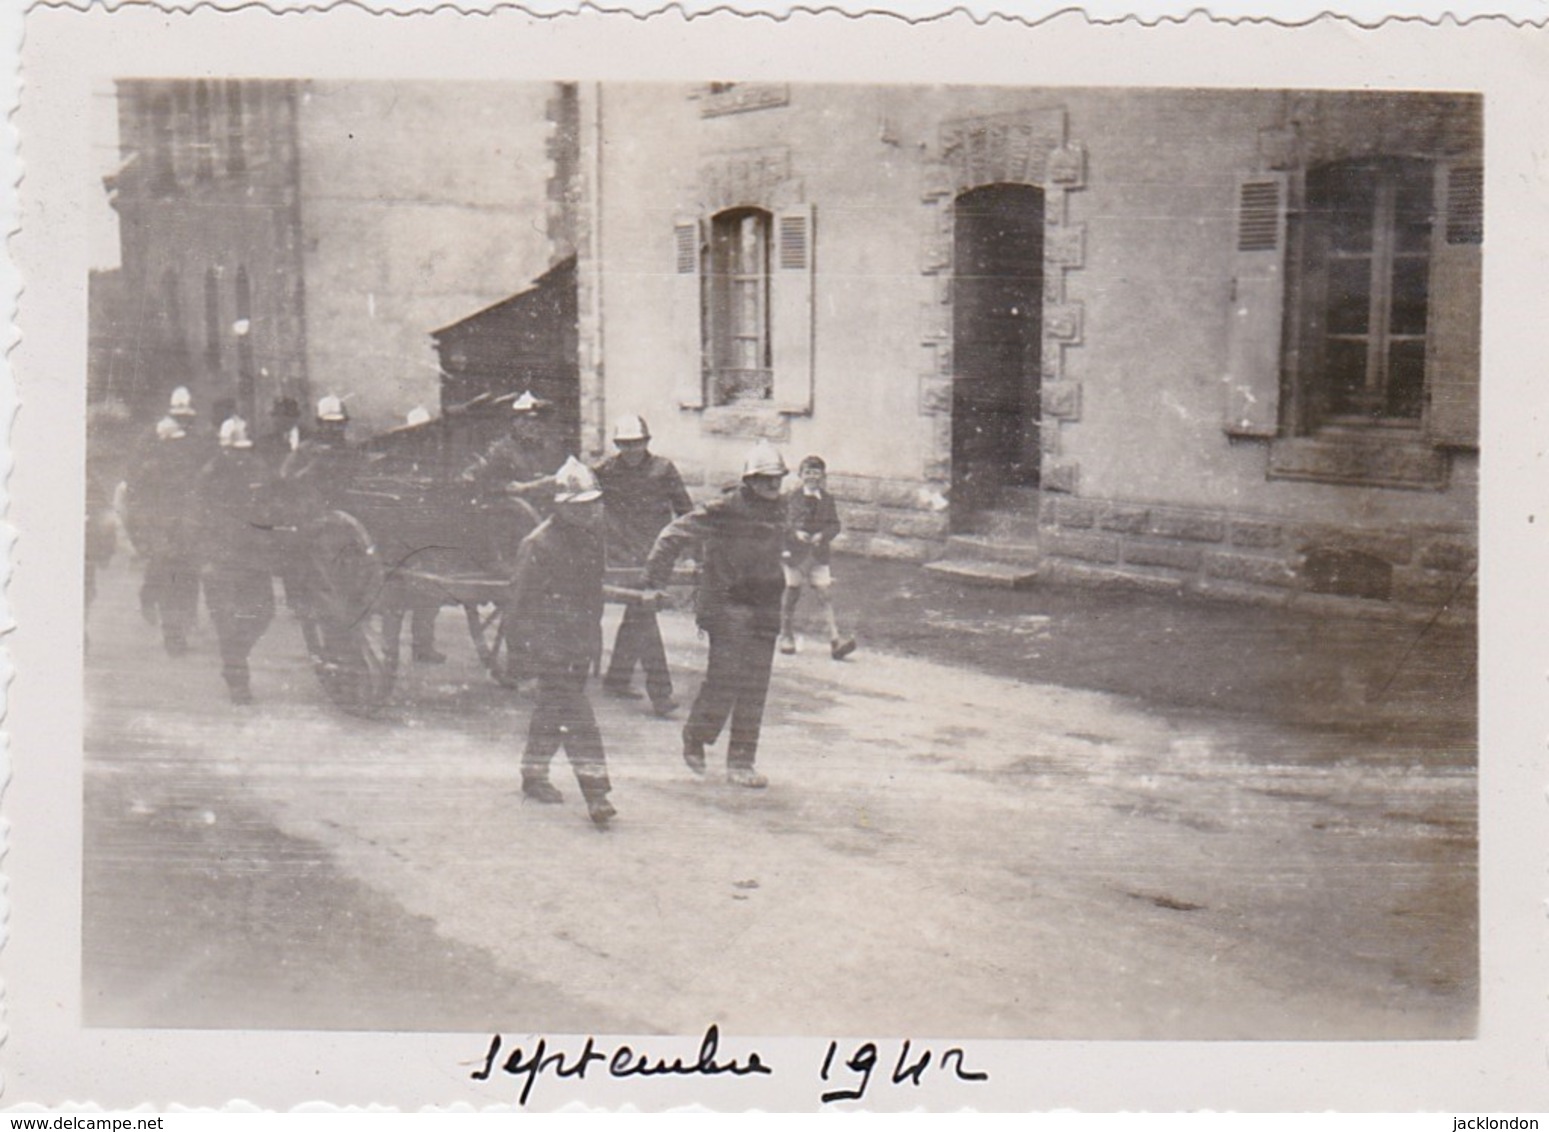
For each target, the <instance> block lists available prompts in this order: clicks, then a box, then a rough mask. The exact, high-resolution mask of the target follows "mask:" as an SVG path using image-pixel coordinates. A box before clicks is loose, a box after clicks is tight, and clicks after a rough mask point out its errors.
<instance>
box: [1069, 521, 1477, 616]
mask: <svg viewBox="0 0 1549 1132" xmlns="http://www.w3.org/2000/svg"><path fill="white" fill-rule="evenodd" d="M1039 542H1040V546H1041V548H1042V551H1043V560H1042V562H1041V564H1040V567H1039V573H1040V576H1041V577H1043V578H1046V579H1048V580H1050V581H1053V582H1071V583H1082V584H1117V585H1124V586H1128V587H1132V588H1141V589H1146V590H1150V591H1153V592H1158V593H1193V594H1199V595H1201V596H1205V597H1216V598H1222V599H1227V600H1233V601H1249V602H1256V603H1259V604H1291V603H1294V604H1295V605H1296V606H1297V607H1298V608H1308V609H1318V608H1326V609H1329V610H1331V611H1332V610H1339V611H1342V612H1346V613H1351V612H1360V611H1362V610H1365V611H1369V612H1371V613H1375V614H1392V613H1400V612H1402V613H1409V614H1424V615H1431V614H1435V613H1437V612H1438V611H1441V610H1445V612H1447V613H1448V614H1449V615H1451V616H1456V617H1472V616H1473V610H1474V608H1475V603H1476V601H1477V597H1478V593H1477V582H1476V579H1475V573H1474V571H1475V565H1476V562H1477V552H1476V549H1475V541H1474V537H1473V535H1472V533H1471V532H1470V531H1468V530H1466V529H1463V528H1454V527H1412V528H1403V529H1391V530H1362V529H1356V528H1351V527H1344V526H1340V525H1337V524H1332V523H1300V522H1276V521H1274V520H1272V519H1266V518H1264V517H1263V516H1252V517H1246V516H1240V515H1234V514H1232V513H1230V512H1225V511H1197V510H1189V509H1182V508H1173V507H1142V506H1135V505H1133V504H1128V503H1113V502H1104V501H1099V500H1090V499H1069V498H1062V497H1059V496H1048V497H1046V499H1045V502H1044V509H1043V514H1042V521H1041V524H1040V539H1039Z"/></svg>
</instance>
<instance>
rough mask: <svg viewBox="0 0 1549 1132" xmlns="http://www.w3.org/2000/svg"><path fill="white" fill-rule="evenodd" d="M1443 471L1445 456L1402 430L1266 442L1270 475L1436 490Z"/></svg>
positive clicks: (1442, 480) (1440, 485)
mask: <svg viewBox="0 0 1549 1132" xmlns="http://www.w3.org/2000/svg"><path fill="white" fill-rule="evenodd" d="M1447 469H1448V460H1447V457H1446V455H1445V454H1443V453H1442V452H1440V451H1438V450H1437V449H1436V448H1435V447H1433V446H1432V445H1430V444H1429V443H1427V442H1425V441H1424V440H1422V439H1421V438H1420V437H1419V436H1418V435H1417V434H1416V433H1414V432H1411V431H1408V430H1406V431H1405V432H1404V433H1401V434H1395V432H1394V431H1392V430H1382V429H1377V430H1371V431H1355V430H1351V431H1348V432H1343V433H1329V434H1325V435H1320V436H1294V437H1281V438H1279V439H1276V440H1272V441H1271V442H1270V445H1269V478H1270V479H1282V480H1308V481H1312V482H1315V483H1334V484H1350V485H1353V486H1357V487H1396V488H1408V489H1411V490H1416V491H1441V490H1442V489H1444V488H1445V487H1446V486H1447Z"/></svg>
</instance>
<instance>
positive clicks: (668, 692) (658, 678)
mask: <svg viewBox="0 0 1549 1132" xmlns="http://www.w3.org/2000/svg"><path fill="white" fill-rule="evenodd" d="M636 664H639V665H640V667H641V668H642V669H644V671H645V690H646V692H647V694H649V695H650V697H651V702H652V703H653V704H659V703H663V702H665V701H667V700H670V699H672V675H671V673H669V672H668V670H667V650H666V648H664V647H663V645H662V631H661V626H659V625H658V624H657V623H656V611H655V610H654V609H651V608H650V607H648V606H644V605H626V606H624V619H623V620H622V621H620V622H619V631H618V636H616V637H614V638H613V655H612V656H611V657H610V658H609V660H608V675H607V682H608V683H609V684H614V685H618V686H626V685H628V684H629V680H630V677H632V676H633V675H634V672H635V665H636Z"/></svg>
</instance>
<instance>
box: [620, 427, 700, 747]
mask: <svg viewBox="0 0 1549 1132" xmlns="http://www.w3.org/2000/svg"><path fill="white" fill-rule="evenodd" d="M613 446H614V447H615V448H617V449H618V451H617V453H616V454H614V455H613V456H610V457H609V458H608V459H606V460H604V461H603V462H602V463H601V464H599V465H598V466H597V468H596V472H597V479H598V481H599V482H600V483H601V484H602V504H603V511H604V513H605V515H606V517H607V519H606V525H607V559H608V565H609V566H618V567H624V568H628V569H633V570H640V569H643V568H644V566H645V560H646V556H647V555H649V554H650V553H651V547H652V546H653V545H655V543H656V536H657V535H659V534H661V532H662V528H663V527H665V526H666V525H667V524H668V523H670V522H672V520H673V519H675V518H677V516H679V515H686V514H688V512H690V511H692V510H693V509H694V501H693V500H691V499H690V498H689V496H688V490H687V489H686V488H685V487H684V486H683V477H682V476H680V475H679V474H678V469H677V468H676V467H674V466H673V463H672V461H671V460H667V459H664V458H662V457H661V456H656V455H653V454H652V453H651V449H650V446H651V430H650V428H649V427H648V426H647V425H646V423H645V420H644V419H643V418H641V417H637V416H630V417H623V418H622V419H620V420H619V421H618V422H617V423H616V424H615V425H614V428H613ZM636 664H639V665H640V667H641V669H642V670H643V671H644V672H645V690H646V693H647V694H648V695H649V696H650V697H651V710H652V712H654V713H655V714H656V715H658V716H662V717H664V718H665V717H666V716H668V715H670V714H671V713H672V712H673V711H675V710H676V709H677V706H678V703H677V701H676V700H674V699H673V698H672V674H671V673H670V672H669V671H668V669H667V653H666V650H665V649H664V648H663V647H662V634H661V629H660V627H659V626H658V625H657V623H656V610H655V608H654V607H653V606H651V605H649V604H646V603H643V602H636V603H630V604H627V605H625V606H624V617H623V620H621V621H620V622H619V628H618V635H617V636H616V637H614V639H613V653H612V656H611V657H610V658H609V661H608V674H607V676H606V677H604V679H603V682H602V687H603V691H605V692H607V693H608V694H609V695H611V696H619V697H622V698H624V699H639V697H640V693H638V692H636V691H633V690H632V689H631V688H630V686H629V683H630V680H631V678H632V677H633V676H634V670H635V665H636Z"/></svg>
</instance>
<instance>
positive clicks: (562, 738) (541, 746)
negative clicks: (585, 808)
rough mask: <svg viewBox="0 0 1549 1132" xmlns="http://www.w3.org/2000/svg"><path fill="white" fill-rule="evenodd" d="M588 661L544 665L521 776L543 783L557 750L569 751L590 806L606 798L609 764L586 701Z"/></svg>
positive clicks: (595, 718)
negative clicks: (592, 802) (596, 800)
mask: <svg viewBox="0 0 1549 1132" xmlns="http://www.w3.org/2000/svg"><path fill="white" fill-rule="evenodd" d="M590 669H591V662H590V661H589V660H586V659H582V660H567V661H543V662H542V663H541V666H540V668H539V672H538V706H537V707H535V708H533V713H532V722H531V723H529V724H528V727H527V750H526V752H525V753H524V754H523V755H522V777H523V778H524V779H526V778H536V779H544V778H547V777H548V774H549V763H551V762H552V761H553V760H554V756H555V754H557V753H558V751H559V748H560V747H561V746H563V747H564V748H565V755H566V756H567V757H568V758H569V759H570V768H571V769H572V770H574V771H575V777H576V782H578V783H579V784H580V786H581V794H582V796H584V797H585V798H586V800H587V801H588V802H590V801H592V800H594V799H597V798H602V797H606V796H607V793H608V791H609V790H610V789H612V784H611V783H610V782H609V781H608V760H607V756H606V755H604V753H603V749H602V732H600V731H598V730H597V717H596V716H595V715H593V714H592V704H591V701H590V700H588V699H587V698H586V676H587V672H588V671H589V670H590Z"/></svg>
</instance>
